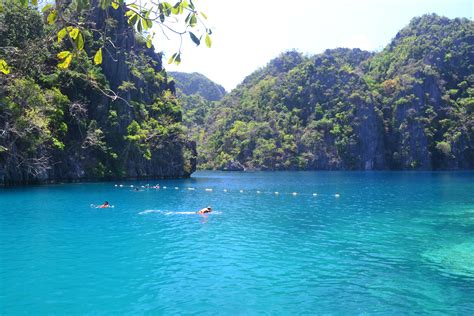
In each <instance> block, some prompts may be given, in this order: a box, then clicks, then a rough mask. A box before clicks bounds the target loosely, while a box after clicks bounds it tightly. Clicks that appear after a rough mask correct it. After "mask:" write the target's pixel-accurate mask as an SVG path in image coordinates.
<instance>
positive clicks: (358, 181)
mask: <svg viewBox="0 0 474 316" xmlns="http://www.w3.org/2000/svg"><path fill="white" fill-rule="evenodd" d="M473 180H474V173H442V172H441V173H430V172H420V173H409V172H393V173H390V172H369V173H362V172H360V173H359V172H351V173H349V172H278V173H260V172H259V173H222V172H198V173H195V174H194V175H193V177H192V178H191V179H187V180H162V181H155V182H150V184H156V183H159V184H160V185H161V186H162V188H161V189H160V190H154V189H150V190H143V191H139V192H134V191H133V190H132V189H131V188H130V187H129V186H130V185H134V186H137V185H139V186H140V185H144V184H146V183H147V182H123V183H122V184H123V185H124V187H122V188H121V187H115V186H114V183H96V184H90V183H88V184H64V185H51V186H35V187H22V188H14V189H0V315H18V314H20V315H21V314H35V315H44V314H68V315H71V314H90V315H111V314H160V315H161V314H168V315H174V314H202V315H214V314H218V315H253V314H272V315H294V314H334V315H341V314H342V315H354V314H355V315H357V314H439V315H473V314H474V181H473ZM163 186H166V187H167V188H166V189H164V188H163ZM175 187H178V189H175ZM189 188H194V190H190V189H189ZM206 189H208V190H206ZM210 189H212V191H211V190H210ZM224 189H226V190H227V192H225V191H224ZM241 190H242V191H241ZM257 190H258V191H260V194H258V193H257ZM276 191H277V192H279V194H275V192H276ZM293 192H295V194H293ZM336 192H338V193H340V197H335V196H334V194H335V193H336ZM313 193H316V194H317V196H314V195H313ZM104 200H108V201H110V202H111V204H113V205H114V206H115V207H114V208H111V209H95V208H92V207H91V204H100V203H102V202H103V201H104ZM207 205H211V206H212V207H213V208H214V209H215V210H216V212H215V213H214V214H211V215H209V216H200V215H196V214H190V212H192V211H196V210H198V209H200V208H202V207H205V206H207Z"/></svg>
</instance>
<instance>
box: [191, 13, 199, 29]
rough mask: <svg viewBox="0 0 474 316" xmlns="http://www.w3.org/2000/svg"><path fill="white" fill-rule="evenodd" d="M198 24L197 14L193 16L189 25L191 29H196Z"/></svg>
mask: <svg viewBox="0 0 474 316" xmlns="http://www.w3.org/2000/svg"><path fill="white" fill-rule="evenodd" d="M196 24H197V18H196V14H193V15H191V19H190V20H189V25H190V26H191V27H195V26H196Z"/></svg>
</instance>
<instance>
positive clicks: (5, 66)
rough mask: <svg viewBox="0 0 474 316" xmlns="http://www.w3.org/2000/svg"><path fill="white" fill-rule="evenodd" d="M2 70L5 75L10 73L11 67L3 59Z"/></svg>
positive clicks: (0, 69) (1, 61)
mask: <svg viewBox="0 0 474 316" xmlns="http://www.w3.org/2000/svg"><path fill="white" fill-rule="evenodd" d="M0 72H1V73H3V74H5V75H8V74H9V73H10V67H8V64H7V62H6V61H5V60H3V59H0Z"/></svg>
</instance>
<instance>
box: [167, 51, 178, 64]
mask: <svg viewBox="0 0 474 316" xmlns="http://www.w3.org/2000/svg"><path fill="white" fill-rule="evenodd" d="M176 55H178V53H174V54H173V55H171V57H170V59H168V64H171V63H173V61H174V59H175V58H176Z"/></svg>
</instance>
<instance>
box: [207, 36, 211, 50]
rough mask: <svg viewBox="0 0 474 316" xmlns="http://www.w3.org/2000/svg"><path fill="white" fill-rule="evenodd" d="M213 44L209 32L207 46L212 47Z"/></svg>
mask: <svg viewBox="0 0 474 316" xmlns="http://www.w3.org/2000/svg"><path fill="white" fill-rule="evenodd" d="M211 45H212V40H211V37H210V36H209V34H206V46H207V47H209V48H211Z"/></svg>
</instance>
